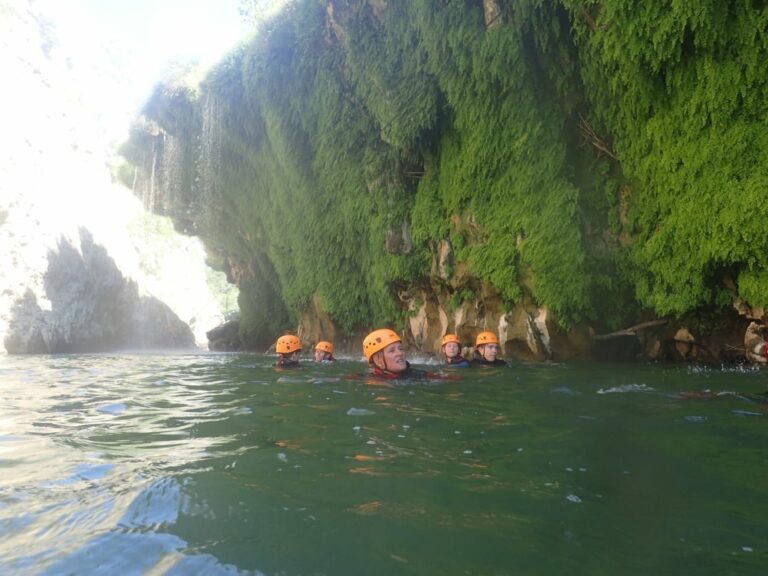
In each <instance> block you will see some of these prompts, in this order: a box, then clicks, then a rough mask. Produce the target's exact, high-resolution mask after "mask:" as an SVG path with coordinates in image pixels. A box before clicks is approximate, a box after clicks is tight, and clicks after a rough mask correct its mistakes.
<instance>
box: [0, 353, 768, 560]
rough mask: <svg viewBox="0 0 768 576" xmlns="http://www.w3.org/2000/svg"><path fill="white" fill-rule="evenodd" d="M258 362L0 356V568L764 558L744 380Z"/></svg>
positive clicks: (766, 460)
mask: <svg viewBox="0 0 768 576" xmlns="http://www.w3.org/2000/svg"><path fill="white" fill-rule="evenodd" d="M272 362H273V358H271V357H266V356H259V355H226V354H219V355H216V354H189V355H181V354H178V355H160V354H144V355H137V354H134V355H129V354H126V355H88V356H47V357H3V358H0V389H2V396H1V397H0V571H2V572H8V573H14V574H105V573H109V574H132V573H135V574H145V573H152V574H260V573H261V574H290V575H293V574H342V575H346V574H376V575H378V574H585V575H587V574H630V575H634V574H637V575H646V574H676V575H677V574H682V575H686V574H691V575H693V574H696V575H700V574H718V575H719V574H763V573H764V572H765V567H766V566H768V520H767V519H768V499H767V498H766V493H767V489H768V474H766V470H768V466H767V464H768V452H767V451H766V446H767V445H768V444H767V442H766V440H767V439H768V434H767V433H766V425H767V424H768V412H767V411H766V408H767V407H768V404H765V403H763V402H761V400H762V399H763V398H762V397H760V396H759V395H752V394H754V393H757V392H761V391H763V390H765V388H766V384H765V383H766V375H765V373H761V372H759V371H755V370H738V369H732V370H727V369H723V370H712V369H703V368H698V369H696V368H691V367H684V366H672V367H670V366H645V365H639V366H630V365H615V366H606V365H517V366H513V367H510V368H508V369H493V370H483V369H465V370H460V371H455V372H452V373H451V374H453V375H455V376H457V377H458V380H450V381H443V382H430V383H417V384H413V385H404V386H396V387H381V386H371V385H370V381H368V380H367V379H366V378H365V377H363V376H361V375H360V374H361V373H362V372H364V370H365V367H364V365H363V364H362V363H359V362H353V361H341V362H338V363H336V364H335V365H314V364H312V363H310V362H307V363H306V364H305V366H303V367H302V368H301V369H299V370H293V371H282V372H279V371H276V370H275V369H274V368H272V367H271V363H272ZM433 368H435V367H433ZM704 391H708V392H704ZM689 393H691V394H689Z"/></svg>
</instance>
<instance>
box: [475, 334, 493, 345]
mask: <svg viewBox="0 0 768 576" xmlns="http://www.w3.org/2000/svg"><path fill="white" fill-rule="evenodd" d="M498 343H499V338H498V337H497V336H496V334H494V333H493V332H480V334H478V335H477V339H476V340H475V346H480V345H481V344H498Z"/></svg>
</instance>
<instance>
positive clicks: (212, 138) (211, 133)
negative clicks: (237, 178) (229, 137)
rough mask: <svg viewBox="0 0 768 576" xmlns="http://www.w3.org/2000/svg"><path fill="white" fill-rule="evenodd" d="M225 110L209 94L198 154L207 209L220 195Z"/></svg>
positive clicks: (202, 199) (203, 203) (201, 192)
mask: <svg viewBox="0 0 768 576" xmlns="http://www.w3.org/2000/svg"><path fill="white" fill-rule="evenodd" d="M222 121H223V111H222V106H221V102H220V101H219V99H218V98H216V97H215V96H213V95H211V94H208V95H206V97H205V101H204V103H203V125H202V130H201V132H200V145H199V155H198V175H199V182H198V185H199V194H198V198H199V201H200V203H201V208H203V209H205V208H206V207H207V206H210V205H211V203H212V202H213V201H214V200H215V199H216V198H217V197H218V193H219V177H220V174H221V160H222V150H223V142H224V138H223V130H222Z"/></svg>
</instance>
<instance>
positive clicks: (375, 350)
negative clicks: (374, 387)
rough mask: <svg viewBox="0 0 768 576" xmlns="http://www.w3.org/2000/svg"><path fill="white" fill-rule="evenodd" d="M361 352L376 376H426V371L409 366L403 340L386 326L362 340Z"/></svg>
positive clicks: (392, 378) (394, 377) (389, 378)
mask: <svg viewBox="0 0 768 576" xmlns="http://www.w3.org/2000/svg"><path fill="white" fill-rule="evenodd" d="M363 353H364V354H365V357H366V359H367V360H368V364H370V365H371V368H372V370H373V375H374V376H376V377H377V378H386V379H388V380H395V379H400V378H426V377H427V373H426V372H422V371H421V370H415V369H414V368H411V364H410V363H409V362H408V360H406V358H405V349H404V348H403V341H402V340H401V339H400V336H398V334H397V332H395V331H394V330H390V329H388V328H381V329H379V330H374V331H373V332H371V333H370V334H368V336H366V337H365V339H364V340H363Z"/></svg>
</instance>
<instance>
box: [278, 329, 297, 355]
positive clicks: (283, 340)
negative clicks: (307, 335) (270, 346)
mask: <svg viewBox="0 0 768 576" xmlns="http://www.w3.org/2000/svg"><path fill="white" fill-rule="evenodd" d="M299 350H301V340H299V337H298V336H294V335H292V334H286V335H285V336H280V338H278V339H277V342H276V343H275V351H276V352H277V353H278V354H281V355H282V356H293V355H295V356H298V354H299Z"/></svg>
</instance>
